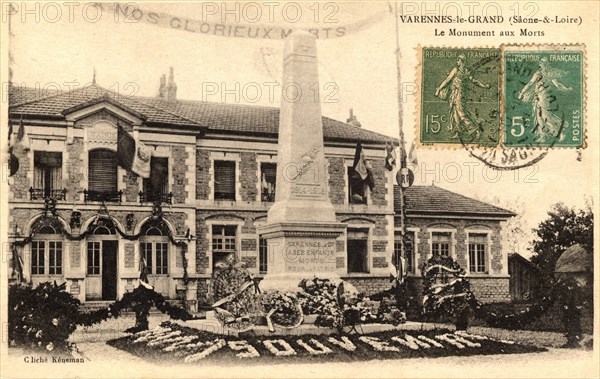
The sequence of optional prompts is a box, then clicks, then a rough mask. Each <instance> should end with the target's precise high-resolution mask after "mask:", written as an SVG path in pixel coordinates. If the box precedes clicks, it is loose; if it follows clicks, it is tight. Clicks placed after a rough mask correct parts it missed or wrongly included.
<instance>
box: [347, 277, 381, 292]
mask: <svg viewBox="0 0 600 379" xmlns="http://www.w3.org/2000/svg"><path fill="white" fill-rule="evenodd" d="M342 279H344V280H345V281H347V282H349V283H350V284H352V285H353V286H354V287H355V288H356V289H357V290H358V291H359V292H364V293H365V294H367V295H373V294H376V293H378V292H381V291H384V290H387V289H389V288H390V279H389V278H378V277H372V278H350V277H348V278H344V277H342Z"/></svg>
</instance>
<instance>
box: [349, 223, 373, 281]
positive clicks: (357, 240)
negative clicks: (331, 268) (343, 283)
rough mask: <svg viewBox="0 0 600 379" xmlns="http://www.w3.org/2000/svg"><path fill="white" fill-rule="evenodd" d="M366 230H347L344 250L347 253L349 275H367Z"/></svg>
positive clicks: (367, 234)
mask: <svg viewBox="0 0 600 379" xmlns="http://www.w3.org/2000/svg"><path fill="white" fill-rule="evenodd" d="M368 236H369V233H368V230H366V229H348V236H347V240H346V250H347V253H348V272H349V273H357V272H358V273H368V272H369V265H368V258H369V254H368V249H367V246H368Z"/></svg>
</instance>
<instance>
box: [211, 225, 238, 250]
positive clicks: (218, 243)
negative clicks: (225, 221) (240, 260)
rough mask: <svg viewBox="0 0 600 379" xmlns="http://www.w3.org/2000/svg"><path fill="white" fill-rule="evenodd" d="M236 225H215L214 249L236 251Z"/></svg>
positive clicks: (213, 233)
mask: <svg viewBox="0 0 600 379" xmlns="http://www.w3.org/2000/svg"><path fill="white" fill-rule="evenodd" d="M236 230H237V226H236V225H213V227H212V249H213V251H223V252H235V234H236Z"/></svg>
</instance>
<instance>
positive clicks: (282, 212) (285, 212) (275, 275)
mask: <svg viewBox="0 0 600 379" xmlns="http://www.w3.org/2000/svg"><path fill="white" fill-rule="evenodd" d="M318 83H319V73H318V66H317V47H316V37H315V36H314V35H312V34H310V33H308V32H303V31H295V32H293V33H291V34H290V35H289V36H288V37H287V39H286V41H285V48H284V54H283V82H282V99H281V110H280V116H279V140H278V155H277V182H276V183H277V190H276V193H275V203H274V204H273V206H272V207H271V209H270V210H269V213H268V216H267V223H266V224H265V225H264V226H262V227H260V228H259V233H260V234H261V235H262V236H263V237H264V238H266V239H267V246H268V252H269V257H268V258H269V260H268V264H267V275H266V276H265V278H264V279H263V281H262V282H261V288H262V289H266V290H271V289H279V290H296V289H297V286H298V283H299V281H300V280H301V279H303V278H312V277H314V276H318V277H320V278H331V279H335V278H336V277H337V275H336V273H335V271H336V259H335V253H336V241H335V240H336V238H337V237H338V236H339V235H340V234H341V233H343V231H344V228H345V225H343V224H340V223H338V222H336V218H335V211H334V208H333V205H332V204H331V201H330V200H329V183H328V172H327V162H326V160H325V154H324V147H323V119H322V116H321V104H320V97H319V96H318V93H315V91H318V88H319V84H318Z"/></svg>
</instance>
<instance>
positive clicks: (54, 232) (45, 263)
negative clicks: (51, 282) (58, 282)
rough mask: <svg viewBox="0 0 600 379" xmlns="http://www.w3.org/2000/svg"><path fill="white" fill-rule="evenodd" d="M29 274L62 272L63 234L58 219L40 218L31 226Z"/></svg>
mask: <svg viewBox="0 0 600 379" xmlns="http://www.w3.org/2000/svg"><path fill="white" fill-rule="evenodd" d="M32 232H33V240H32V241H31V275H62V274H63V241H62V240H63V236H62V234H61V232H62V225H61V224H60V221H58V220H56V219H54V218H42V219H39V220H38V221H36V222H35V224H34V225H33V226H32Z"/></svg>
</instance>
